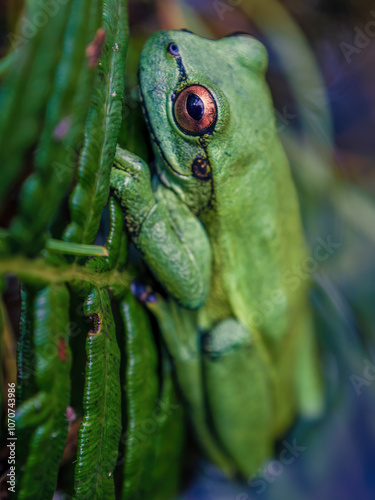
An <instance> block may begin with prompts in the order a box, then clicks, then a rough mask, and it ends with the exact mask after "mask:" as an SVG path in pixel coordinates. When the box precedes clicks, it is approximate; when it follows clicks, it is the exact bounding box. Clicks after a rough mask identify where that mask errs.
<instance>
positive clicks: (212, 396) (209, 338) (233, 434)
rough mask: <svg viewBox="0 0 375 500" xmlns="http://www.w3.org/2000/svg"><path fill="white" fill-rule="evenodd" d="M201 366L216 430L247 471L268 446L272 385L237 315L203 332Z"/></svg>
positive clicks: (267, 452)
mask: <svg viewBox="0 0 375 500" xmlns="http://www.w3.org/2000/svg"><path fill="white" fill-rule="evenodd" d="M203 372H204V375H205V376H204V382H205V390H206V397H207V400H208V408H209V409H210V413H211V416H212V422H213V425H214V428H215V431H216V435H218V436H220V439H221V442H222V444H223V446H224V447H225V449H226V450H227V452H228V454H229V456H230V457H231V458H232V459H233V460H234V461H235V462H236V464H237V467H238V469H239V470H240V472H241V474H242V475H243V476H244V477H249V476H250V475H251V474H254V473H256V471H257V470H258V469H259V467H260V466H261V464H262V462H263V461H264V460H265V459H266V458H267V457H268V456H270V455H271V452H272V442H273V437H272V391H271V387H270V381H269V370H268V367H267V366H266V364H265V362H264V360H263V358H262V356H261V354H260V352H259V348H258V346H257V343H256V342H255V339H253V338H252V335H251V333H250V332H249V331H248V330H247V329H246V328H245V327H244V326H242V325H241V324H240V323H239V322H238V321H237V320H235V319H233V318H229V319H226V320H224V321H222V322H221V323H219V324H218V325H216V326H215V327H214V328H213V329H212V330H211V331H210V332H209V333H208V334H205V335H204V336H203Z"/></svg>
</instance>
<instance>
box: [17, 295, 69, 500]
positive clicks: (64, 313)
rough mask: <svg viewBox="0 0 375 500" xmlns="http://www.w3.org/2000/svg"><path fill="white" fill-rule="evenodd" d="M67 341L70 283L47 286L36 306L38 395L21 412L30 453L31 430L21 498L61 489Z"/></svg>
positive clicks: (20, 432) (45, 496)
mask: <svg viewBox="0 0 375 500" xmlns="http://www.w3.org/2000/svg"><path fill="white" fill-rule="evenodd" d="M68 342H69V293H68V290H67V288H66V286H65V285H51V286H48V287H46V288H43V289H42V290H41V291H39V292H38V293H37V294H36V296H35V303H34V345H35V369H36V370H35V380H36V384H37V387H38V391H39V392H38V393H37V394H35V395H33V396H31V397H30V398H28V399H27V400H26V401H24V402H23V403H22V404H21V405H20V406H19V408H18V409H17V413H16V429H17V434H18V439H19V442H18V443H19V444H21V446H22V448H21V447H20V450H21V449H25V445H26V443H25V441H26V440H27V439H29V437H30V434H31V432H30V431H31V430H32V434H31V439H30V442H29V443H28V448H29V454H28V457H27V461H26V465H25V469H24V473H23V475H21V476H20V484H19V485H18V486H17V489H18V490H19V493H18V498H19V499H22V500H29V499H30V500H31V499H35V498H38V499H40V500H44V499H45V500H50V499H51V498H52V496H53V492H54V490H55V487H56V482H57V474H58V470H59V464H60V462H61V459H62V454H63V450H64V446H65V442H66V437H67V432H68V422H67V419H66V409H67V406H68V405H69V399H70V377H69V375H70V367H71V355H70V349H69V343H68ZM16 457H17V454H16ZM19 458H21V460H22V457H19ZM41 464H43V466H41ZM22 472H23V471H21V470H18V471H17V473H18V474H21V473H22Z"/></svg>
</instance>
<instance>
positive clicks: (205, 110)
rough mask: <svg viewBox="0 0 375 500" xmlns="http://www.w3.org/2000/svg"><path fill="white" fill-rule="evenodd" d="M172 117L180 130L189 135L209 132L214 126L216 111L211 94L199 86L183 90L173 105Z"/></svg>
mask: <svg viewBox="0 0 375 500" xmlns="http://www.w3.org/2000/svg"><path fill="white" fill-rule="evenodd" d="M173 112H174V117H175V120H176V122H177V123H178V125H179V126H180V127H181V128H182V130H183V131H184V132H185V133H187V134H190V135H203V134H206V133H208V132H211V131H212V130H213V128H214V126H215V124H216V119H217V110H216V103H215V100H214V98H213V96H212V94H211V93H210V92H209V91H208V90H207V89H206V88H205V87H202V86H201V85H191V86H190V87H186V88H184V89H183V90H182V91H181V92H180V93H179V94H178V96H177V98H176V101H175V103H174V108H173Z"/></svg>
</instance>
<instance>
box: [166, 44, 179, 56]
mask: <svg viewBox="0 0 375 500" xmlns="http://www.w3.org/2000/svg"><path fill="white" fill-rule="evenodd" d="M168 52H169V53H170V54H172V56H175V57H178V56H179V55H180V51H179V50H178V45H177V43H175V42H171V43H170V44H169V45H168Z"/></svg>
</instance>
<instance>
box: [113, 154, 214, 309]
mask: <svg viewBox="0 0 375 500" xmlns="http://www.w3.org/2000/svg"><path fill="white" fill-rule="evenodd" d="M111 188H112V190H113V192H114V195H115V196H116V198H117V199H118V201H119V202H120V204H121V206H122V208H123V210H124V212H125V222H126V225H127V227H128V230H129V232H130V234H131V237H132V240H133V241H134V243H135V245H136V246H137V248H138V249H139V250H140V251H141V252H142V254H143V256H144V258H145V260H146V262H147V264H148V265H149V267H150V269H151V270H152V272H153V273H154V274H155V275H156V277H157V279H158V280H159V281H160V282H161V283H162V284H163V285H164V286H165V287H166V289H167V290H168V292H170V293H171V294H172V295H173V296H174V297H175V299H176V300H177V301H178V302H179V303H180V304H181V305H183V306H185V307H188V308H191V309H196V308H198V307H200V306H202V305H203V304H204V302H205V300H206V298H207V295H208V291H209V286H210V273H211V246H210V242H209V239H208V236H207V234H206V231H205V230H204V228H203V226H202V225H201V223H200V221H199V220H198V219H197V218H196V217H195V216H194V215H193V213H192V212H191V211H190V210H189V208H188V207H187V206H186V205H185V204H183V203H181V202H180V200H179V199H178V197H177V195H176V194H175V193H174V192H173V191H171V190H170V189H168V188H166V187H165V186H162V185H159V186H158V188H157V189H156V191H155V192H154V191H153V189H152V185H151V174H150V170H149V167H148V165H147V164H146V163H145V162H144V161H143V160H141V159H140V158H138V157H137V156H135V155H133V154H131V153H129V152H128V151H125V150H123V149H121V148H119V147H118V148H117V152H116V158H115V163H114V166H113V169H112V172H111Z"/></svg>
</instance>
